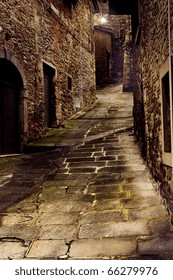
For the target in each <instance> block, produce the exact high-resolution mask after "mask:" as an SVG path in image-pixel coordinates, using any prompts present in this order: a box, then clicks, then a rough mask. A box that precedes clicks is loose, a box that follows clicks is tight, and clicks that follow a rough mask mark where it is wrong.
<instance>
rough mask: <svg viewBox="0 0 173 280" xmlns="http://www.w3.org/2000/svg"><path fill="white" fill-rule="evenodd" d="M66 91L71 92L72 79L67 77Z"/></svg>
mask: <svg viewBox="0 0 173 280" xmlns="http://www.w3.org/2000/svg"><path fill="white" fill-rule="evenodd" d="M67 84H68V90H72V78H71V77H70V76H68V78H67Z"/></svg>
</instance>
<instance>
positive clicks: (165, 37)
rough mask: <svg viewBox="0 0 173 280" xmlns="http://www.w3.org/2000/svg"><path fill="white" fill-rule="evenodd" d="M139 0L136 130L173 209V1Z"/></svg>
mask: <svg viewBox="0 0 173 280" xmlns="http://www.w3.org/2000/svg"><path fill="white" fill-rule="evenodd" d="M138 2H139V12H138V18H139V25H138V28H137V32H136V36H135V38H134V40H135V53H134V57H135V76H136V77H135V81H136V82H135V90H134V119H135V133H136V135H137V138H138V140H139V142H140V146H141V150H142V153H143V155H144V156H145V158H146V160H147V163H148V166H149V168H150V170H151V172H152V175H153V177H154V178H155V180H156V181H157V182H158V185H159V189H160V192H161V195H162V197H163V199H164V200H165V201H166V203H167V204H168V208H169V210H171V211H173V200H172V198H173V185H172V181H173V178H172V170H173V169H172V168H173V152H172V143H173V142H172V141H173V111H172V110H173V109H172V51H173V48H172V45H173V33H172V26H173V1H172V0H169V1H165V0H160V1H156V0H152V1H151V0H143V1H138Z"/></svg>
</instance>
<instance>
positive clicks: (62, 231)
mask: <svg viewBox="0 0 173 280" xmlns="http://www.w3.org/2000/svg"><path fill="white" fill-rule="evenodd" d="M132 106H133V96H132V93H122V92H121V86H120V85H119V86H111V87H109V88H106V89H102V90H100V91H98V100H97V103H96V104H95V105H94V106H93V107H92V108H90V109H88V110H87V111H86V112H83V114H79V115H78V116H75V117H74V118H73V120H72V122H73V125H72V126H71V127H68V128H64V130H63V133H62V135H61V139H59V140H57V143H58V145H57V143H53V144H55V145H57V148H56V149H55V150H52V151H48V152H43V153H33V154H23V155H20V156H17V157H6V158H0V259H173V228H172V226H171V224H170V223H169V218H168V216H167V212H166V210H165V207H164V206H163V205H162V202H161V198H160V197H159V194H158V192H157V191H156V185H155V184H154V183H153V181H152V179H151V177H150V174H149V172H148V170H147V168H146V165H145V163H144V162H143V160H142V158H141V156H140V153H139V150H138V146H137V144H136V143H135V138H134V134H133V118H132ZM57 137H59V136H57ZM50 141H51V139H50ZM53 141H55V142H56V139H55V138H54V140H53Z"/></svg>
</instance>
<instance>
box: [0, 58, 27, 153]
mask: <svg viewBox="0 0 173 280" xmlns="http://www.w3.org/2000/svg"><path fill="white" fill-rule="evenodd" d="M22 88H23V81H22V77H21V75H20V73H19V71H18V69H17V68H16V66H15V65H14V64H13V63H12V62H11V61H9V60H7V59H4V58H1V59H0V154H11V153H17V152H19V151H20V112H19V108H20V106H19V103H20V94H21V90H22Z"/></svg>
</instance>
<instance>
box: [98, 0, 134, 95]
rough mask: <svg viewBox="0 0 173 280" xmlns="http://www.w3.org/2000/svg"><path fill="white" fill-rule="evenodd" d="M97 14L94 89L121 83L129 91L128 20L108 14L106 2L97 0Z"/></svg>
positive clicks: (130, 65) (129, 36)
mask: <svg viewBox="0 0 173 280" xmlns="http://www.w3.org/2000/svg"><path fill="white" fill-rule="evenodd" d="M98 4H99V9H100V13H97V14H95V20H94V25H95V50H96V81H97V85H102V84H104V83H106V82H108V83H115V82H119V83H123V84H124V90H129V89H131V84H132V69H131V68H132V65H133V63H132V56H131V53H130V52H129V47H131V46H130V45H131V16H130V15H114V14H110V9H109V1H108V0H106V1H104V0H99V1H98Z"/></svg>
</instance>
